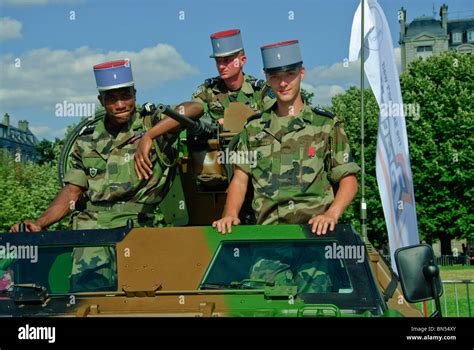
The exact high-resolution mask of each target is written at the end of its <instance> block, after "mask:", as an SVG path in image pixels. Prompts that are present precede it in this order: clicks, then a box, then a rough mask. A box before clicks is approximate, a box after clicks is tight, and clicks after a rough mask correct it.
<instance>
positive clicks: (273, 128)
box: [261, 103, 313, 139]
mask: <svg viewBox="0 0 474 350" xmlns="http://www.w3.org/2000/svg"><path fill="white" fill-rule="evenodd" d="M277 105H278V104H277V103H275V104H274V105H273V106H272V108H271V109H269V110H268V111H267V112H266V113H263V115H262V120H261V123H262V124H263V128H264V129H266V131H267V132H268V133H270V134H271V135H273V136H274V137H275V138H277V139H281V136H282V135H284V134H286V133H289V132H293V131H298V130H301V129H303V128H304V127H305V126H306V123H305V122H308V123H310V124H311V123H312V115H313V113H312V111H311V107H310V106H308V105H306V103H304V104H303V108H302V109H301V111H300V113H298V115H296V116H294V117H292V118H293V119H292V122H291V123H290V124H289V126H288V129H287V130H282V129H281V128H280V125H279V123H276V118H279V116H278V115H277V114H276V108H277Z"/></svg>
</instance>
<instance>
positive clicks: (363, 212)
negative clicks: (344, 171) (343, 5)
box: [360, 0, 368, 243]
mask: <svg viewBox="0 0 474 350" xmlns="http://www.w3.org/2000/svg"><path fill="white" fill-rule="evenodd" d="M360 3H361V27H362V28H361V31H360V158H361V178H362V179H361V197H362V198H361V203H360V228H361V230H360V231H361V235H362V240H363V241H364V242H365V243H367V242H368V239H367V204H366V202H365V148H364V139H365V130H364V79H365V76H364V72H365V70H364V61H365V57H364V56H365V45H364V42H365V40H364V7H365V6H364V5H365V4H364V0H361V2H360Z"/></svg>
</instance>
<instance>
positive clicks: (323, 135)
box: [213, 40, 359, 290]
mask: <svg viewBox="0 0 474 350" xmlns="http://www.w3.org/2000/svg"><path fill="white" fill-rule="evenodd" d="M261 51H262V58H263V63H264V71H265V73H266V76H267V82H268V83H269V85H270V86H271V88H272V90H273V92H274V93H275V95H276V98H277V103H276V104H274V105H273V107H272V108H270V109H268V110H266V111H264V112H263V113H259V114H256V115H254V116H252V117H250V118H249V119H248V121H247V124H246V125H245V127H244V130H243V131H242V133H241V135H240V141H239V145H238V149H239V151H243V152H248V153H250V154H255V156H256V159H257V161H256V166H255V167H251V166H250V165H249V164H237V166H236V168H235V173H234V178H233V179H232V182H231V184H230V186H229V190H228V196H227V201H226V206H225V210H224V213H223V217H222V219H220V220H218V221H215V222H214V223H213V226H214V227H216V228H217V229H218V231H219V232H220V233H226V231H228V232H229V233H230V232H231V229H232V228H231V226H232V225H238V224H239V223H240V220H239V218H238V215H237V213H238V212H239V210H240V206H241V205H242V202H243V198H244V196H245V191H246V189H247V184H248V182H249V179H251V180H252V184H253V187H254V200H253V209H254V211H255V214H256V217H257V223H258V224H303V223H309V224H311V225H312V231H313V233H317V234H318V235H320V234H326V232H327V229H328V227H329V229H330V230H333V229H334V225H335V224H336V222H337V220H338V219H339V218H340V216H341V215H342V213H343V212H344V210H345V209H346V208H347V206H348V205H349V204H350V202H351V201H352V199H353V198H354V196H355V194H356V193H357V180H356V177H355V174H357V172H358V171H359V167H358V166H357V165H356V164H355V163H354V162H352V159H351V155H350V147H349V143H348V139H347V137H346V134H345V132H344V130H343V129H342V127H341V124H340V120H339V119H338V118H337V117H335V116H333V115H332V114H331V113H329V112H326V111H323V110H321V109H318V108H311V107H310V106H308V105H306V104H305V103H304V102H303V100H302V98H301V95H300V84H301V80H302V79H303V77H304V73H305V71H304V67H303V66H302V64H303V61H302V58H301V53H300V50H299V44H298V41H296V40H295V41H289V42H283V43H278V44H274V45H268V46H264V47H262V48H261ZM336 186H338V187H339V188H338V190H337V193H336V194H335V193H334V190H333V188H334V187H336ZM275 254H276V255H275ZM278 257H281V258H278ZM285 260H286V261H288V259H287V258H285V257H284V254H283V253H282V252H275V253H274V254H273V255H271V256H270V257H259V260H257V263H255V264H254V265H253V267H252V271H251V272H250V276H251V278H254V277H255V278H257V277H256V276H259V277H260V278H261V276H262V275H268V276H270V275H272V276H273V277H272V278H275V276H274V273H271V274H270V271H276V270H279V271H280V272H278V274H277V275H278V276H280V277H279V278H281V275H282V274H284V275H285V276H284V277H283V278H282V279H283V280H289V277H290V273H291V274H292V278H293V273H292V272H291V271H290V270H288V266H294V264H292V263H289V262H286V263H285ZM285 265H288V266H285ZM316 266H317V265H315V264H313V266H312V267H307V268H304V267H303V266H300V268H299V269H297V271H296V273H295V274H294V275H295V277H294V278H293V279H294V280H304V281H306V285H307V286H306V287H304V286H302V285H300V288H302V289H311V290H318V289H321V288H322V287H321V286H322V285H323V286H326V287H328V286H329V285H330V281H324V278H322V277H320V276H321V272H322V271H320V270H318V268H317V267H316ZM262 271H263V272H262ZM318 276H319V277H318ZM316 277H317V278H316ZM314 281H318V283H316V285H313V284H314Z"/></svg>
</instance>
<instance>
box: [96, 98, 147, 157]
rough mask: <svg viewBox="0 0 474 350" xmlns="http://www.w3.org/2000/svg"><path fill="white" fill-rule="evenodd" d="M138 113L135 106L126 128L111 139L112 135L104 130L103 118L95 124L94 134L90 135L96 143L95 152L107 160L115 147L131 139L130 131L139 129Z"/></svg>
mask: <svg viewBox="0 0 474 350" xmlns="http://www.w3.org/2000/svg"><path fill="white" fill-rule="evenodd" d="M139 114H140V113H139V112H138V109H137V106H135V113H134V114H133V116H132V118H131V119H130V120H129V121H128V127H127V128H126V129H125V130H121V131H120V132H119V133H118V134H117V137H115V138H113V137H112V135H111V134H110V133H109V132H108V131H107V129H106V128H105V118H106V116H104V117H103V118H102V119H100V120H99V122H98V123H97V125H96V127H95V129H94V133H93V134H92V139H93V140H94V141H96V143H95V148H96V151H97V152H98V153H99V154H100V155H101V156H102V157H103V158H104V159H107V158H108V156H109V153H110V151H111V150H112V149H114V148H115V147H117V146H119V145H121V144H122V143H124V142H125V141H126V140H128V139H129V138H130V137H132V136H133V135H132V133H133V132H132V130H137V129H139V128H140V127H141V124H140V122H141V120H140V115H139Z"/></svg>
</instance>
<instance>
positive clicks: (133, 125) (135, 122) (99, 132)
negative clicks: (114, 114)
mask: <svg viewBox="0 0 474 350" xmlns="http://www.w3.org/2000/svg"><path fill="white" fill-rule="evenodd" d="M139 114H140V112H139V111H138V106H135V113H134V114H133V115H132V118H131V119H130V120H129V121H128V127H127V131H123V130H121V131H120V132H119V133H118V134H117V139H118V138H119V136H120V134H123V133H124V132H125V133H126V132H129V131H130V130H137V129H139V128H140V127H141V125H142V124H141V121H140V115H139ZM106 117H107V115H104V117H103V118H101V119H100V120H99V121H98V122H97V124H96V126H95V128H94V132H93V133H92V139H93V140H97V139H99V138H101V137H103V136H104V135H108V136H112V135H110V133H109V132H108V131H107V129H106V128H105V118H106Z"/></svg>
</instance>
